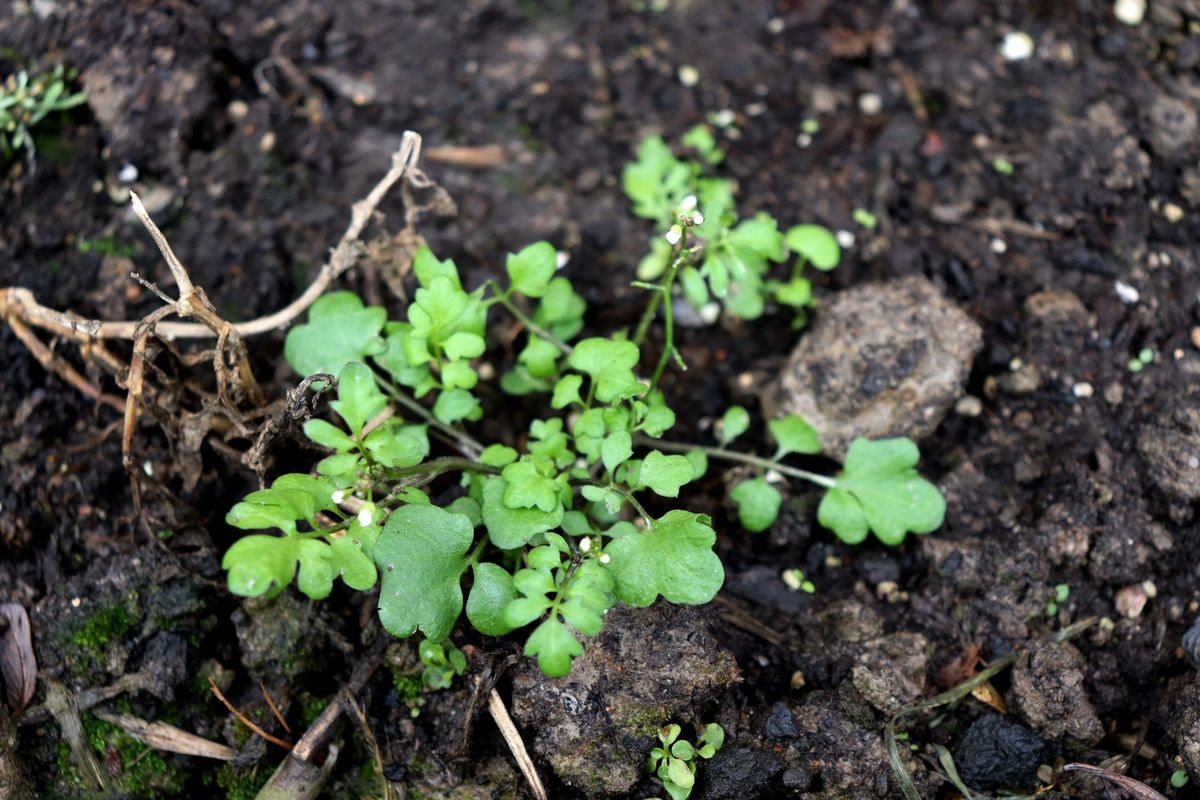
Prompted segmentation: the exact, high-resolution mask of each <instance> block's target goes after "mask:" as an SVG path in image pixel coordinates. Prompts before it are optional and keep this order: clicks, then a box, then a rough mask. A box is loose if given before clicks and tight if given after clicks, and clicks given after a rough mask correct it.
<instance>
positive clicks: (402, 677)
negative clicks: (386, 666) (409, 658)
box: [392, 669, 424, 703]
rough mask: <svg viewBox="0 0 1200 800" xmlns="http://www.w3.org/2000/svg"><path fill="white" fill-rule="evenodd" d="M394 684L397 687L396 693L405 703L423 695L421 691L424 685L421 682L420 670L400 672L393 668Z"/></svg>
mask: <svg viewBox="0 0 1200 800" xmlns="http://www.w3.org/2000/svg"><path fill="white" fill-rule="evenodd" d="M392 685H393V686H395V687H396V694H398V695H399V696H400V699H401V700H403V701H404V702H405V703H408V702H411V701H413V700H416V699H417V698H419V697H420V696H421V691H422V689H423V688H424V685H423V684H422V682H421V673H419V672H407V673H406V672H400V671H399V670H395V669H394V670H392Z"/></svg>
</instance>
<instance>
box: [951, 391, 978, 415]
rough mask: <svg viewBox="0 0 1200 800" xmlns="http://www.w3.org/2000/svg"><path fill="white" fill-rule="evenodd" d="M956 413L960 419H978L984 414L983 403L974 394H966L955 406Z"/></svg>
mask: <svg viewBox="0 0 1200 800" xmlns="http://www.w3.org/2000/svg"><path fill="white" fill-rule="evenodd" d="M954 413H955V414H958V415H959V416H960V417H978V416H979V415H980V414H982V413H983V401H982V400H980V399H979V398H978V397H976V396H975V395H973V394H965V395H963V396H962V397H960V398H958V401H957V402H956V403H955V404H954Z"/></svg>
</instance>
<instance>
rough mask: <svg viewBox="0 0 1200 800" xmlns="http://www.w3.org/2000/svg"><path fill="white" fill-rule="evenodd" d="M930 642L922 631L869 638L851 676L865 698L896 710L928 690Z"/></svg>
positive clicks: (888, 710) (879, 706)
mask: <svg viewBox="0 0 1200 800" xmlns="http://www.w3.org/2000/svg"><path fill="white" fill-rule="evenodd" d="M928 645H929V642H928V640H926V638H925V637H924V636H922V635H921V634H919V633H905V632H902V633H893V634H890V635H888V636H882V637H880V638H878V639H873V640H871V641H869V642H867V643H866V644H865V645H864V647H863V651H862V652H861V653H860V654H859V656H858V663H857V664H856V665H855V667H854V669H853V670H851V673H850V679H851V681H852V682H853V684H854V688H855V689H857V690H858V693H859V694H860V695H862V696H863V699H864V700H866V701H867V702H868V703H870V704H871V705H873V706H874V707H875V708H877V709H879V710H880V711H882V712H883V713H884V714H889V715H891V714H895V713H896V712H898V711H899V710H900V709H902V708H904V707H905V706H907V705H910V704H911V703H912V702H913V701H914V700H916V699H917V698H918V697H920V696H921V694H922V693H923V692H924V691H925V681H926V672H927V668H928V666H929V655H928V653H927V652H926V650H927V648H928Z"/></svg>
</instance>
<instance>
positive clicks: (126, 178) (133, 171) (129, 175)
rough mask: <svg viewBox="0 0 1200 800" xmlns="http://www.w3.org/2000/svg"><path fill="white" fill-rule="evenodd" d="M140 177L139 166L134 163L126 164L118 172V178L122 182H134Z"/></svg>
mask: <svg viewBox="0 0 1200 800" xmlns="http://www.w3.org/2000/svg"><path fill="white" fill-rule="evenodd" d="M137 179H138V168H137V167H135V166H134V165H133V164H125V165H124V166H123V167H121V170H120V172H118V173H117V180H119V181H120V182H121V183H133V182H134V181H136V180H137Z"/></svg>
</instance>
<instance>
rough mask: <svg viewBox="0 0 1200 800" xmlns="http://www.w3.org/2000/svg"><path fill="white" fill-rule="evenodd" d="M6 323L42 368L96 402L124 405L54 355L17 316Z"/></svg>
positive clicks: (110, 405)
mask: <svg viewBox="0 0 1200 800" xmlns="http://www.w3.org/2000/svg"><path fill="white" fill-rule="evenodd" d="M8 325H9V327H10V328H12V331H13V333H15V334H16V335H17V338H18V339H20V340H21V343H22V344H24V345H25V347H26V348H27V349H28V350H29V352H30V353H32V354H33V357H34V358H36V359H37V360H38V363H40V364H41V365H42V368H43V369H45V370H46V371H47V372H53V373H55V374H56V375H58V377H60V378H62V379H63V380H64V381H66V382H67V383H69V384H71V385H72V386H74V387H75V388H76V390H78V391H79V392H81V393H82V394H83V395H85V396H87V397H90V398H91V399H92V400H94V401H96V402H97V403H104V404H105V405H107V406H109V407H110V408H114V409H116V410H117V411H120V410H121V409H122V408H124V407H125V404H124V403H123V402H122V401H121V399H120V398H119V397H113V396H112V395H111V394H104V393H103V392H101V391H100V390H99V389H97V388H96V387H95V386H92V384H90V383H89V382H88V379H87V378H85V377H83V376H82V375H80V374H79V372H77V371H76V369H75V368H74V367H72V366H71V365H70V364H68V363H67V362H66V361H63V360H62V359H61V358H58V357H56V356H55V355H54V352H53V351H52V350H51V349H50V348H49V347H47V346H46V345H45V344H44V343H43V342H42V340H41V339H39V338H37V336H36V335H34V333H33V331H31V330H29V328H27V327H25V325H24V323H22V322H21V321H20V320H19V319H17V318H15V317H14V318H12V319H10V320H9V321H8Z"/></svg>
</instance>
